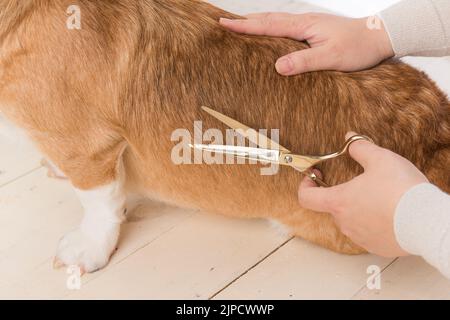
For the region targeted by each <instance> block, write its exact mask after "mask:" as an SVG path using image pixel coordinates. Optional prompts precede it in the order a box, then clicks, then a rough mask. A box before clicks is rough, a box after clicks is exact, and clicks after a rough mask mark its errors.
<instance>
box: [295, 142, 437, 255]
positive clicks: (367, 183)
mask: <svg viewBox="0 0 450 320" xmlns="http://www.w3.org/2000/svg"><path fill="white" fill-rule="evenodd" d="M353 135H355V134H354V133H349V134H347V137H348V138H349V137H351V136H353ZM349 152H350V155H351V157H352V158H353V159H355V160H356V161H357V162H358V163H359V164H361V165H362V166H363V168H364V173H363V174H361V175H360V176H358V177H356V178H354V179H353V180H351V181H349V182H347V183H344V184H341V185H338V186H335V187H331V188H319V187H318V186H317V185H316V184H315V183H314V182H313V181H312V180H311V179H310V178H305V179H304V180H303V181H302V183H301V185H300V189H299V201H300V205H301V206H302V207H304V208H307V209H311V210H314V211H318V212H327V213H331V214H332V215H333V217H334V218H335V221H336V223H337V225H338V226H339V228H340V229H341V231H342V233H344V234H345V235H346V236H348V237H349V238H350V239H352V240H353V241H354V242H355V243H356V244H358V245H359V246H361V247H363V248H365V249H366V250H367V251H369V252H371V253H375V254H377V255H380V256H385V257H398V256H403V255H407V253H406V252H405V251H404V250H403V249H402V248H401V247H400V246H399V244H398V242H397V240H396V237H395V233H394V214H395V210H396V207H397V204H398V202H399V201H400V198H401V197H402V195H403V194H404V193H405V192H407V191H408V190H409V189H411V188H412V187H414V186H416V185H418V184H421V183H426V182H428V180H427V178H426V177H425V176H424V175H423V174H422V173H421V172H420V171H419V170H418V169H417V168H416V167H415V166H414V165H413V164H412V163H411V162H409V161H408V160H406V159H405V158H403V157H401V156H399V155H397V154H395V153H393V152H391V151H389V150H386V149H383V148H380V147H378V146H377V145H375V144H373V143H370V142H368V141H357V142H354V143H353V144H352V145H351V146H350V149H349ZM316 173H318V174H320V172H316Z"/></svg>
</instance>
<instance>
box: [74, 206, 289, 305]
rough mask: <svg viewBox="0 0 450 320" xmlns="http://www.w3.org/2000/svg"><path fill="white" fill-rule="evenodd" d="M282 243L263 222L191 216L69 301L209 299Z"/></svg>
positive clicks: (75, 293)
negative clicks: (83, 299)
mask: <svg viewBox="0 0 450 320" xmlns="http://www.w3.org/2000/svg"><path fill="white" fill-rule="evenodd" d="M286 239H287V238H286V236H282V235H280V234H279V233H277V232H275V231H274V229H273V228H272V227H270V226H269V224H268V223H267V222H265V221H257V220H235V219H229V218H225V217H220V216H214V215H208V214H204V215H200V214H199V215H195V216H194V217H193V218H192V219H189V220H187V221H185V222H184V223H182V224H178V225H177V226H176V227H175V228H173V229H172V230H170V231H169V232H167V233H166V234H164V235H163V236H161V237H160V238H158V239H157V240H155V241H154V242H152V243H151V244H149V245H148V246H146V247H145V248H143V249H142V250H139V251H138V252H136V253H135V254H133V255H132V256H130V257H129V258H128V259H126V260H124V261H122V262H120V263H118V264H116V265H114V266H112V267H110V268H109V270H108V272H106V273H104V274H103V275H102V276H100V277H98V278H97V279H95V281H92V282H89V283H87V284H85V285H84V286H83V287H82V289H81V290H80V291H78V292H74V293H73V294H72V295H71V296H70V298H88V299H98V298H105V299H166V298H170V299H207V298H209V297H211V296H212V295H214V294H215V293H216V292H217V291H220V290H221V289H222V288H223V287H225V286H227V285H228V284H229V283H230V282H232V281H233V280H234V279H236V278H237V277H239V276H240V275H241V274H242V273H244V272H245V271H246V270H248V269H249V268H250V267H251V266H253V265H254V264H256V263H258V262H259V261H260V260H262V259H264V257H266V256H267V255H268V254H269V253H270V252H271V251H273V249H274V248H276V247H278V246H280V245H281V244H282V243H284V242H285V241H286Z"/></svg>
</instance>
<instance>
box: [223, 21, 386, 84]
mask: <svg viewBox="0 0 450 320" xmlns="http://www.w3.org/2000/svg"><path fill="white" fill-rule="evenodd" d="M247 18H248V19H236V20H230V19H224V18H222V19H220V23H221V25H222V26H224V27H226V28H228V29H229V30H231V31H234V32H238V33H245V34H252V35H266V36H274V37H286V38H291V39H294V40H299V41H303V40H306V41H307V42H308V44H309V45H310V47H311V48H310V49H306V50H302V51H298V52H294V53H291V54H288V55H287V56H284V57H281V58H280V59H279V60H278V61H277V63H276V69H277V71H278V72H279V73H280V74H282V75H296V74H299V73H303V72H310V71H318V70H338V71H359V70H363V69H367V68H370V67H373V66H375V65H377V64H378V63H380V62H382V61H383V60H385V59H387V58H390V57H392V56H394V51H393V48H392V44H391V41H390V38H389V35H388V34H387V32H386V30H385V28H384V24H383V22H382V21H381V20H379V22H380V25H379V28H377V27H374V28H369V25H368V21H369V18H362V19H352V18H345V17H339V16H334V15H330V14H320V13H307V14H288V13H263V14H252V15H249V16H247Z"/></svg>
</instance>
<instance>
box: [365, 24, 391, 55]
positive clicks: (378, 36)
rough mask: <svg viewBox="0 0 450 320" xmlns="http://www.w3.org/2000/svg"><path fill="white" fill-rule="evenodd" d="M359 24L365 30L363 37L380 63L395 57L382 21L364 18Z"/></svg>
mask: <svg viewBox="0 0 450 320" xmlns="http://www.w3.org/2000/svg"><path fill="white" fill-rule="evenodd" d="M360 23H362V24H363V27H364V29H365V30H366V32H365V35H366V37H367V39H368V41H369V42H370V44H371V47H372V48H373V50H375V51H376V55H377V57H378V58H379V60H380V61H383V60H386V59H389V58H392V57H393V56H395V52H394V49H393V46H392V42H391V39H390V37H389V33H388V32H387V29H386V26H385V24H384V22H383V20H382V19H380V18H379V17H378V16H371V17H365V18H362V19H361V22H360Z"/></svg>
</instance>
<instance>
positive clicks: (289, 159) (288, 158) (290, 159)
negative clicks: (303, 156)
mask: <svg viewBox="0 0 450 320" xmlns="http://www.w3.org/2000/svg"><path fill="white" fill-rule="evenodd" d="M284 160H285V161H286V163H291V162H292V160H293V159H292V157H291V156H286V157H284Z"/></svg>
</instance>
